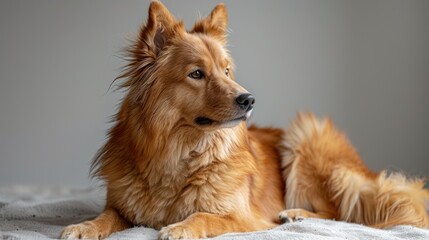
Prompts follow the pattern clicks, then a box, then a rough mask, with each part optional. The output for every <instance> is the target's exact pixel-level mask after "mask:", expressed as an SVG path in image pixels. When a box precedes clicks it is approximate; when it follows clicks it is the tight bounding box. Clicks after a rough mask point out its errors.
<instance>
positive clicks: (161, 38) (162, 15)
mask: <svg viewBox="0 0 429 240" xmlns="http://www.w3.org/2000/svg"><path fill="white" fill-rule="evenodd" d="M180 30H183V31H184V27H183V23H181V22H177V21H176V19H175V18H174V16H173V15H172V14H171V13H170V12H169V11H168V9H167V8H166V7H165V6H164V5H163V4H162V3H161V2H159V1H152V2H151V4H150V6H149V14H148V20H147V22H146V24H145V25H143V27H142V29H141V31H140V41H141V43H143V44H144V45H145V46H146V47H147V48H149V49H148V50H149V51H151V52H153V53H154V54H155V56H157V55H158V53H159V52H160V51H161V50H162V48H163V47H164V46H165V44H166V42H167V40H168V39H169V38H171V37H172V36H173V35H175V34H176V33H179V32H180ZM145 46H143V47H145Z"/></svg>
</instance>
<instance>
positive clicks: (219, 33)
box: [191, 3, 228, 44]
mask: <svg viewBox="0 0 429 240" xmlns="http://www.w3.org/2000/svg"><path fill="white" fill-rule="evenodd" d="M227 24H228V14H227V11H226V7H225V5H224V4H223V3H220V4H218V5H217V6H216V7H215V8H214V9H213V10H212V12H211V13H210V15H209V16H207V17H206V18H203V19H201V20H199V21H197V22H196V23H195V25H194V27H193V28H192V30H191V32H197V33H204V34H208V35H211V36H213V37H215V38H217V39H218V40H220V41H221V42H222V43H223V44H226V35H227Z"/></svg>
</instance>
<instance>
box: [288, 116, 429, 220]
mask: <svg viewBox="0 0 429 240" xmlns="http://www.w3.org/2000/svg"><path fill="white" fill-rule="evenodd" d="M284 143H285V147H286V148H287V150H286V151H285V156H284V158H283V164H282V166H283V168H284V169H286V170H285V172H284V174H285V176H288V177H289V178H287V187H290V189H287V191H288V194H287V196H286V197H287V201H290V202H289V204H291V205H295V206H292V207H299V206H297V205H296V204H295V203H296V202H297V200H299V201H300V202H311V199H306V201H305V200H304V199H293V198H292V197H291V196H292V195H293V193H292V194H289V193H291V190H292V191H294V192H295V191H299V190H300V189H296V188H297V184H294V183H295V181H299V180H298V179H299V177H300V176H297V175H295V174H299V173H294V174H289V173H288V172H287V171H288V169H291V168H293V167H294V166H293V165H297V164H301V163H299V162H296V161H297V159H299V161H303V160H304V159H305V161H306V164H307V165H308V164H310V165H311V166H312V168H313V171H315V172H314V174H323V175H325V176H328V177H327V179H326V183H327V184H326V185H325V186H326V187H327V188H328V189H326V190H327V196H329V199H326V200H327V201H330V202H331V203H332V204H333V205H334V206H335V207H336V209H337V211H338V212H337V219H338V220H343V221H350V222H357V223H362V224H365V225H369V226H373V227H380V228H384V227H389V226H394V225H402V224H404V225H413V226H417V227H429V218H428V212H427V210H428V209H427V204H428V202H429V191H428V190H426V189H424V181H423V180H421V179H407V178H406V177H405V176H404V175H402V174H399V173H393V174H387V173H385V172H381V173H380V174H374V173H372V172H371V171H370V170H368V169H367V168H366V166H365V165H364V163H363V162H362V161H361V159H360V157H359V155H358V154H357V152H356V151H355V150H354V148H353V146H352V145H351V144H350V143H349V141H348V140H347V138H346V136H345V135H344V134H342V133H341V132H340V131H338V130H337V129H335V127H334V126H333V124H332V122H331V121H330V120H329V119H323V120H320V119H317V118H316V117H314V116H313V115H312V114H300V115H299V116H298V118H297V119H296V120H295V121H294V122H292V124H291V127H290V128H289V129H288V131H287V133H286V136H285V141H284ZM315 159H316V160H315ZM289 166H292V167H289ZM322 171H327V172H325V173H322ZM292 172H293V171H292ZM291 178H294V179H291ZM315 184H316V183H315ZM289 204H288V205H289Z"/></svg>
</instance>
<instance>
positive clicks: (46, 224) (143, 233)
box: [0, 186, 429, 240]
mask: <svg viewBox="0 0 429 240" xmlns="http://www.w3.org/2000/svg"><path fill="white" fill-rule="evenodd" d="M104 195H105V194H104V193H103V192H101V191H98V190H93V189H72V188H59V187H26V186H0V239H47V238H58V237H59V235H60V233H61V230H62V229H63V228H64V227H65V226H67V225H69V224H72V223H78V222H81V221H84V220H87V219H91V218H94V217H95V216H97V215H98V213H100V212H101V211H102V209H103V205H104V200H103V199H104ZM157 234H158V231H156V230H154V229H150V228H144V227H134V228H131V229H127V230H125V231H122V232H118V233H115V234H112V235H111V236H110V237H109V238H108V239H156V238H157ZM214 239H217V240H224V239H300V240H301V239H303V240H304V239H312V240H313V239H326V240H333V239H350V240H351V239H377V240H379V239H386V240H399V239H422V240H423V239H425V240H427V239H429V230H428V229H419V228H415V227H411V226H397V227H394V228H391V229H386V230H380V229H373V228H369V227H366V226H362V225H359V224H351V223H345V222H336V221H330V220H320V219H305V220H303V221H301V222H295V223H289V224H283V225H281V226H278V227H276V228H274V229H271V230H267V231H260V232H253V233H229V234H225V235H222V236H218V237H216V238H214Z"/></svg>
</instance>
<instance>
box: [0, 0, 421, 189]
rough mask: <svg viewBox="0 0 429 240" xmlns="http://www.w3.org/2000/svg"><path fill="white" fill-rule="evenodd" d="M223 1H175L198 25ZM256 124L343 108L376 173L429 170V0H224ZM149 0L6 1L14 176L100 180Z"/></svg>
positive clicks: (9, 180)
mask: <svg viewBox="0 0 429 240" xmlns="http://www.w3.org/2000/svg"><path fill="white" fill-rule="evenodd" d="M218 2H219V1H202V0H192V1H191V0H180V1H177V0H176V1H173V0H171V1H164V3H165V5H166V6H167V7H168V8H169V9H170V11H171V12H172V13H173V14H174V15H175V16H176V17H177V18H179V19H184V21H185V23H186V25H187V27H188V28H190V27H191V26H192V23H193V22H194V20H196V19H197V18H198V17H199V16H204V15H207V14H208V13H209V12H210V11H211V9H212V8H213V7H214V6H215V5H216V4H217V3H218ZM224 2H225V3H226V5H227V8H228V11H229V29H230V34H229V49H230V50H231V53H232V56H233V57H234V59H235V63H236V65H237V69H236V70H237V71H236V72H235V76H236V79H237V81H238V82H239V83H240V84H241V85H242V86H244V87H245V88H247V89H248V90H249V91H251V92H252V93H253V94H254V95H255V96H256V106H255V111H254V115H253V118H252V120H251V122H252V123H256V124H258V125H269V126H276V127H285V126H287V124H288V122H289V121H290V120H291V119H292V118H294V117H295V115H296V113H297V112H298V111H313V112H315V113H316V114H317V115H319V116H325V115H326V116H330V117H331V118H332V119H333V120H334V122H335V123H336V124H337V125H338V126H339V128H341V129H342V130H343V131H344V132H345V133H347V134H348V136H349V138H350V141H351V142H352V143H353V144H354V145H355V146H356V148H357V149H358V151H359V152H360V154H361V156H362V157H363V158H364V160H365V162H366V163H367V164H368V165H369V166H370V167H371V168H372V169H374V170H381V169H385V168H388V169H391V170H397V171H403V172H405V173H407V174H410V175H419V176H429V175H428V174H429V140H428V139H429V138H428V136H429V126H428V123H429V14H428V13H429V1H427V0H422V1H417V0H406V1H403V0H360V1H353V0H324V1H320V0H304V1H303V0H294V1H285V0H278V1H250V0H233V1H224ZM148 5H149V2H148V1H132V0H121V1H113V0H89V1H88V0H68V1H57V0H37V1H31V0H27V1H22V0H2V1H1V2H0V183H1V184H47V185H73V186H87V185H89V184H90V179H89V177H88V171H89V164H90V161H91V159H92V157H93V156H94V155H95V153H96V151H97V150H98V148H100V147H101V146H102V144H103V143H104V142H105V132H106V131H107V130H108V129H109V127H110V126H111V123H110V117H111V116H112V115H113V114H114V113H115V112H116V107H117V104H118V103H119V101H120V99H121V97H122V96H123V92H114V91H112V90H109V85H110V84H111V83H112V81H113V80H114V78H115V77H116V76H118V74H119V72H120V68H121V67H122V66H123V65H124V64H126V63H125V62H124V61H123V60H121V58H120V57H119V56H120V55H121V49H122V48H123V47H125V46H127V45H128V44H129V41H128V40H129V39H133V37H134V36H135V34H136V33H137V31H138V29H139V26H140V25H141V24H142V23H143V22H144V21H145V20H146V17H147V8H148Z"/></svg>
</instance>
